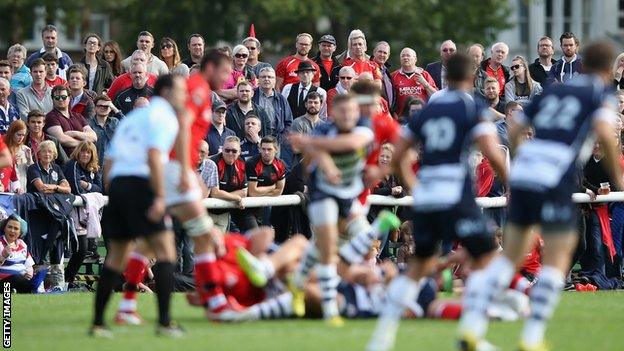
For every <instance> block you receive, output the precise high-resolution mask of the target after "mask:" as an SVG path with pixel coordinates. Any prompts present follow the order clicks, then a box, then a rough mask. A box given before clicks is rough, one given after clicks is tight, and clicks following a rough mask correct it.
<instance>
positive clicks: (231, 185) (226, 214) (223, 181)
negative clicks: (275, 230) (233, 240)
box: [210, 136, 258, 233]
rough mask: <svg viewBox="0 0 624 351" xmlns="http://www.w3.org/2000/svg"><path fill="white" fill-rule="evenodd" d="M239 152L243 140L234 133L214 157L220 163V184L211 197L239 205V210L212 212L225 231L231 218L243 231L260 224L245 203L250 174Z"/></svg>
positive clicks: (218, 169)
mask: <svg viewBox="0 0 624 351" xmlns="http://www.w3.org/2000/svg"><path fill="white" fill-rule="evenodd" d="M239 155H240V139H238V137H236V136H231V137H227V138H226V139H225V143H224V144H223V151H222V152H220V153H218V154H216V155H215V156H213V157H212V158H211V160H212V161H213V162H214V163H215V164H216V165H217V172H218V175H219V184H218V186H217V187H216V188H214V189H213V190H212V191H211V193H210V197H214V198H217V199H222V200H227V201H232V202H235V203H237V205H238V208H237V209H232V210H211V211H210V215H211V217H212V220H213V221H214V223H215V225H216V226H217V228H219V229H221V230H222V231H224V232H225V231H226V230H227V227H228V224H229V222H230V218H231V219H232V222H234V224H236V226H237V227H238V229H239V230H240V232H241V233H244V232H246V231H247V230H249V229H251V228H255V227H257V226H258V223H257V222H256V218H255V217H254V215H253V212H252V211H251V210H249V209H245V208H244V205H243V198H245V197H247V176H246V173H245V161H243V159H242V158H240V156H239Z"/></svg>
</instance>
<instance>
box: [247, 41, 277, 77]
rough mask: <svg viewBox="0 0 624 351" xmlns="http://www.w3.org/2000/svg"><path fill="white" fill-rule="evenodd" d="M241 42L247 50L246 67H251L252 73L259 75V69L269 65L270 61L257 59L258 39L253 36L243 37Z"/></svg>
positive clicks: (258, 51) (259, 46)
mask: <svg viewBox="0 0 624 351" xmlns="http://www.w3.org/2000/svg"><path fill="white" fill-rule="evenodd" d="M242 44H243V45H244V46H245V47H246V48H247V51H248V52H249V57H248V58H247V67H248V68H250V69H251V71H252V72H253V74H254V75H255V76H256V77H258V76H259V75H260V71H261V70H262V69H263V68H266V67H269V68H272V67H271V64H270V63H267V62H262V61H259V59H258V58H259V57H260V48H261V47H262V45H260V40H258V39H256V38H254V37H247V38H245V39H243V41H242Z"/></svg>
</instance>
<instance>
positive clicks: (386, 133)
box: [366, 112, 401, 165]
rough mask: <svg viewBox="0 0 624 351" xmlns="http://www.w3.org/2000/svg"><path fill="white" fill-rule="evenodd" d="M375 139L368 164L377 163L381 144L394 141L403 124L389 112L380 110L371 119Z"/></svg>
mask: <svg viewBox="0 0 624 351" xmlns="http://www.w3.org/2000/svg"><path fill="white" fill-rule="evenodd" d="M371 124H372V127H373V133H374V134H375V140H374V144H373V151H372V152H371V153H370V154H369V155H368V160H367V162H366V163H367V164H369V165H376V164H377V158H378V157H379V153H380V151H381V145H383V144H385V143H394V142H395V141H396V139H397V138H398V136H399V132H400V131H401V125H400V124H399V122H397V121H396V120H395V119H394V118H392V116H390V114H389V113H388V112H380V113H378V114H376V115H375V116H373V119H372V120H371Z"/></svg>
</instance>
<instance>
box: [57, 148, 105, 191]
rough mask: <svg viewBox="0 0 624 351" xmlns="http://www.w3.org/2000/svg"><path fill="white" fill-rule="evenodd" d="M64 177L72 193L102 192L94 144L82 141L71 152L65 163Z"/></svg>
mask: <svg viewBox="0 0 624 351" xmlns="http://www.w3.org/2000/svg"><path fill="white" fill-rule="evenodd" d="M64 173H65V177H66V178H67V181H68V182H69V185H70V187H71V190H72V194H74V195H80V194H83V193H92V192H97V193H101V192H102V177H101V176H100V165H99V159H98V153H97V149H96V147H95V144H93V143H92V142H90V141H82V142H80V144H78V146H76V148H75V149H74V152H72V154H71V156H70V161H69V162H67V163H66V164H65V168H64Z"/></svg>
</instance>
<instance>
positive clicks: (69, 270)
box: [65, 235, 89, 283]
mask: <svg viewBox="0 0 624 351" xmlns="http://www.w3.org/2000/svg"><path fill="white" fill-rule="evenodd" d="M77 238H78V243H75V242H73V241H72V255H71V258H70V259H69V262H67V267H65V281H66V282H68V283H72V282H73V281H74V279H75V278H76V274H78V270H80V266H82V262H83V261H84V259H85V256H86V255H87V246H88V243H89V240H88V239H87V236H86V235H78V236H77Z"/></svg>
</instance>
